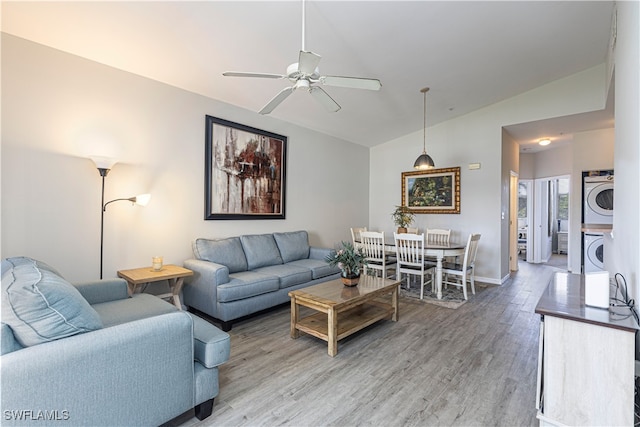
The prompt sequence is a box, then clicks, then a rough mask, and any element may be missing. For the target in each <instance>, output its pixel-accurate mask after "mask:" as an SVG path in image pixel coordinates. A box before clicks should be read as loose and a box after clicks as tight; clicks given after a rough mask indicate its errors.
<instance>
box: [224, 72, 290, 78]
mask: <svg viewBox="0 0 640 427" xmlns="http://www.w3.org/2000/svg"><path fill="white" fill-rule="evenodd" d="M222 75H223V76H225V77H261V78H264V79H284V78H285V77H287V76H283V75H282V74H270V73H243V72H242V71H225V72H224V73H222Z"/></svg>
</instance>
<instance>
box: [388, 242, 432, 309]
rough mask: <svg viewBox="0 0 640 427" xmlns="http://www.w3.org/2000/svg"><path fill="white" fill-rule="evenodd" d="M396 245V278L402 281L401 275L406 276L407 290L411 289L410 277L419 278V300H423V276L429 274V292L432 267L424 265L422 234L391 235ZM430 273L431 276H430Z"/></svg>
mask: <svg viewBox="0 0 640 427" xmlns="http://www.w3.org/2000/svg"><path fill="white" fill-rule="evenodd" d="M393 240H394V241H395V245H396V259H397V262H398V266H397V268H396V272H397V278H398V280H400V281H402V274H403V273H404V274H407V275H408V276H407V289H409V288H410V287H411V277H410V276H411V275H413V276H418V277H420V299H424V285H425V276H426V275H428V274H429V277H430V279H429V280H428V281H427V282H430V283H431V291H432V292H433V290H434V289H433V288H434V275H433V269H434V267H433V266H429V265H426V264H425V258H424V234H409V233H402V234H398V233H393ZM430 273H431V274H430Z"/></svg>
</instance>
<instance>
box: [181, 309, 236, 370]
mask: <svg viewBox="0 0 640 427" xmlns="http://www.w3.org/2000/svg"><path fill="white" fill-rule="evenodd" d="M189 314H191V313H189ZM191 317H192V318H193V357H194V358H195V360H196V361H198V362H200V363H201V364H202V365H203V366H205V367H206V368H215V367H216V366H219V365H222V364H223V363H224V362H226V361H227V360H229V356H230V354H231V338H230V337H229V334H228V333H226V332H222V331H221V330H220V329H218V328H216V327H215V326H213V325H212V324H211V323H209V322H207V321H206V320H204V319H201V318H200V317H198V316H196V315H195V314H191Z"/></svg>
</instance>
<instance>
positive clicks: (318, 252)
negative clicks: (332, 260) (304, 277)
mask: <svg viewBox="0 0 640 427" xmlns="http://www.w3.org/2000/svg"><path fill="white" fill-rule="evenodd" d="M334 251H335V250H334V249H328V248H318V247H315V246H311V247H309V259H321V260H324V259H325V258H326V257H327V256H329V254H331V252H334Z"/></svg>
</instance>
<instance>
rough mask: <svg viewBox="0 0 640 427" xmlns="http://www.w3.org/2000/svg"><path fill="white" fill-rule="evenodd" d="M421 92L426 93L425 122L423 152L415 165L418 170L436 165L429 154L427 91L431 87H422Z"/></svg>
mask: <svg viewBox="0 0 640 427" xmlns="http://www.w3.org/2000/svg"><path fill="white" fill-rule="evenodd" d="M420 92H422V94H423V95H424V122H423V131H422V154H420V156H418V158H417V159H416V161H415V163H414V164H413V167H414V168H415V169H417V170H426V169H432V168H433V167H435V163H434V162H433V159H432V158H431V156H430V155H428V154H427V92H429V88H428V87H425V88H423V89H420Z"/></svg>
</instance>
